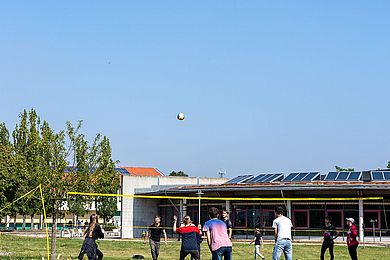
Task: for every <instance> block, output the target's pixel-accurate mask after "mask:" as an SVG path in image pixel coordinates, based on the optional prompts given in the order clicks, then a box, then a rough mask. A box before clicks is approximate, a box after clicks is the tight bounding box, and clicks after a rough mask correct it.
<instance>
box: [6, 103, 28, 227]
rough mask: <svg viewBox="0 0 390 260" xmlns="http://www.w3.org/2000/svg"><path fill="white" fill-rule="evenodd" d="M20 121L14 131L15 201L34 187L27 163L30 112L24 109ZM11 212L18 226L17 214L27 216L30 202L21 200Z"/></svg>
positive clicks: (13, 178) (13, 176)
mask: <svg viewBox="0 0 390 260" xmlns="http://www.w3.org/2000/svg"><path fill="white" fill-rule="evenodd" d="M19 117H20V123H19V124H17V125H16V126H15V130H14V131H13V132H12V137H13V141H14V146H13V147H14V153H15V164H14V168H13V170H12V175H11V178H12V184H13V189H14V191H15V196H14V197H11V198H10V201H13V200H14V199H16V198H19V197H21V196H22V195H24V194H25V193H27V192H28V191H30V190H31V189H32V188H31V187H30V186H29V180H30V179H31V176H30V175H29V171H28V165H27V138H28V113H27V111H26V110H24V111H23V112H22V113H21V114H20V115H19ZM11 213H12V215H13V216H14V220H15V222H14V228H16V215H17V214H20V215H22V216H23V220H24V219H25V216H26V215H27V214H28V213H29V207H28V204H27V203H25V201H19V202H17V203H14V204H12V208H11ZM23 228H25V221H23Z"/></svg>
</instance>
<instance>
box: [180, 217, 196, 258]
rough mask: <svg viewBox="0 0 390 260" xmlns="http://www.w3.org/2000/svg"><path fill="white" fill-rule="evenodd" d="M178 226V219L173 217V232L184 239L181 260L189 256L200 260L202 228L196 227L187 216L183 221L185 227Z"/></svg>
mask: <svg viewBox="0 0 390 260" xmlns="http://www.w3.org/2000/svg"><path fill="white" fill-rule="evenodd" d="M176 225H177V217H176V216H174V217H173V232H176V233H177V234H180V235H181V237H182V242H181V249H180V260H184V259H185V258H186V256H187V255H188V254H190V255H191V259H193V260H199V259H200V243H201V241H202V235H201V233H200V230H199V228H201V227H200V226H198V227H196V226H195V225H194V224H192V221H191V219H190V216H185V217H184V219H183V226H180V227H179V228H177V227H176Z"/></svg>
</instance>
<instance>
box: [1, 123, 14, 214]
mask: <svg viewBox="0 0 390 260" xmlns="http://www.w3.org/2000/svg"><path fill="white" fill-rule="evenodd" d="M13 164H14V157H13V153H12V146H11V143H10V140H9V131H8V129H7V127H6V126H5V124H4V123H0V205H2V206H6V204H7V202H8V201H9V200H10V199H12V198H13V196H14V194H15V192H14V190H13V189H12V186H13V183H12V180H11V179H10V176H11V174H12V170H13ZM9 214H10V212H9V209H8V208H5V210H4V211H2V212H0V219H2V218H3V217H4V216H6V215H9Z"/></svg>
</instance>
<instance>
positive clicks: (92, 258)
mask: <svg viewBox="0 0 390 260" xmlns="http://www.w3.org/2000/svg"><path fill="white" fill-rule="evenodd" d="M84 254H87V252H84V251H81V252H80V254H79V256H78V259H79V260H82V259H83V258H84ZM87 256H88V260H96V259H97V260H102V259H103V253H102V251H100V250H99V249H98V248H96V256H91V255H88V254H87Z"/></svg>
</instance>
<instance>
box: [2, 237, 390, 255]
mask: <svg viewBox="0 0 390 260" xmlns="http://www.w3.org/2000/svg"><path fill="white" fill-rule="evenodd" d="M98 243H99V248H100V250H101V251H103V253H104V259H131V257H132V256H133V255H134V254H141V255H144V256H145V257H146V259H151V258H150V254H149V247H148V245H147V244H143V243H142V242H137V241H130V240H101V241H99V242H98ZM81 244H82V240H81V239H69V238H65V239H64V238H63V239H58V240H57V253H60V254H61V259H72V258H73V259H75V258H76V257H77V255H78V252H79V250H80V246H81ZM272 249H273V245H272V244H266V245H265V246H264V250H263V254H264V255H265V257H266V259H271V255H272ZM45 250H46V243H45V239H43V238H26V237H18V236H14V235H9V234H2V235H0V259H41V256H46V251H45ZM179 251H180V242H178V241H170V242H169V243H168V245H167V246H165V245H164V244H162V246H161V253H160V258H159V259H178V256H179ZM201 251H202V252H201V253H202V259H211V257H210V252H209V250H208V248H207V246H206V243H205V242H203V243H202V249H201ZM293 251H294V252H293V259H302V260H312V259H319V252H320V245H301V244H297V243H295V244H294V246H293ZM6 252H8V253H10V255H9V256H4V253H6ZM358 254H359V259H364V260H378V259H383V260H384V259H389V257H390V248H389V247H368V246H366V247H365V248H363V247H362V246H361V247H359V249H358ZM187 258H188V259H189V257H187ZM335 258H336V259H349V256H348V250H347V248H346V246H345V245H337V246H335ZM84 259H87V258H86V257H85V258H84ZM233 259H236V260H241V259H253V245H249V244H246V243H242V242H237V243H234V244H233ZM281 259H284V257H282V258H281ZM327 259H329V256H327Z"/></svg>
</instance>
